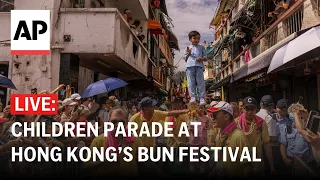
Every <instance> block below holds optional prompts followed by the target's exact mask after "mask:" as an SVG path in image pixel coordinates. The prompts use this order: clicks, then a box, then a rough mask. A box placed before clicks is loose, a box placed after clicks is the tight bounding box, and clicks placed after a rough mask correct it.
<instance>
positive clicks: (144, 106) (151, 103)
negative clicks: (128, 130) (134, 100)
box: [130, 97, 187, 147]
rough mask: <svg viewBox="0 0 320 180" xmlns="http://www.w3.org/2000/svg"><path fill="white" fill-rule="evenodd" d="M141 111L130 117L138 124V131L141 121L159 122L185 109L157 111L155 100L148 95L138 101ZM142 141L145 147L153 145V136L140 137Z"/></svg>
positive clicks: (184, 111)
mask: <svg viewBox="0 0 320 180" xmlns="http://www.w3.org/2000/svg"><path fill="white" fill-rule="evenodd" d="M139 104H140V108H141V111H140V112H138V113H137V114H135V115H134V116H132V117H131V119H130V121H131V122H136V123H137V124H138V131H140V129H141V125H142V122H144V121H146V122H160V121H164V120H165V119H166V117H170V116H178V115H180V114H185V113H187V111H186V110H179V111H169V112H165V111H159V110H155V106H156V105H157V104H158V103H157V101H155V100H153V99H151V98H150V97H144V98H142V99H141V101H140V103H139ZM148 125H149V126H148V128H149V129H151V123H148ZM141 140H142V141H143V142H144V146H145V147H153V146H154V145H155V138H153V137H146V136H143V137H141Z"/></svg>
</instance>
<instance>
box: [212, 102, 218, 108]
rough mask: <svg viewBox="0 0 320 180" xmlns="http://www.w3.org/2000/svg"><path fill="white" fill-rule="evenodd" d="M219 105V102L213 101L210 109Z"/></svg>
mask: <svg viewBox="0 0 320 180" xmlns="http://www.w3.org/2000/svg"><path fill="white" fill-rule="evenodd" d="M218 103H219V102H218V101H212V102H211V103H210V107H213V106H215V105H217V104H218Z"/></svg>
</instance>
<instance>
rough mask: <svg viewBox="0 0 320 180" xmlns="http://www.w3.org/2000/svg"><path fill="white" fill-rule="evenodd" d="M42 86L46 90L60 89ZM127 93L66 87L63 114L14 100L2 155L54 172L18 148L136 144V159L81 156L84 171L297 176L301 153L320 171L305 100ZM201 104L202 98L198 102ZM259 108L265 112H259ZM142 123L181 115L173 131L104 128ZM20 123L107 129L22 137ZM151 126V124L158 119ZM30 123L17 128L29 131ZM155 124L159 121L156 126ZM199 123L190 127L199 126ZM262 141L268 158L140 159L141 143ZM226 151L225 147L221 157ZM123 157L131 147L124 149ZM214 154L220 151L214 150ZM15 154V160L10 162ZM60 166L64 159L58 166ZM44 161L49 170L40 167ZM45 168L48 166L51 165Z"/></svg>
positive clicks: (30, 171)
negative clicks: (21, 155) (95, 93)
mask: <svg viewBox="0 0 320 180" xmlns="http://www.w3.org/2000/svg"><path fill="white" fill-rule="evenodd" d="M62 87H63V85H60V86H59V87H58V88H57V89H56V90H55V91H52V92H48V91H42V92H40V93H56V92H57V91H58V90H59V89H61V88H62ZM119 99H120V97H116V96H102V97H100V98H99V99H97V100H95V99H94V98H81V96H80V95H79V94H77V93H74V94H71V91H70V87H67V88H66V97H65V99H64V100H63V101H59V113H58V114H57V115H55V116H41V115H37V116H33V115H16V116H14V115H11V114H10V105H7V106H6V107H5V108H4V110H3V114H2V117H1V119H0V121H1V122H0V140H1V141H0V143H1V144H0V154H1V159H0V163H1V167H3V168H2V171H5V172H2V173H4V174H11V175H12V174H14V175H18V176H21V175H43V174H41V173H44V174H45V173H47V174H50V175H54V173H55V172H53V168H52V166H53V165H52V164H50V163H47V164H46V165H45V164H39V163H28V162H14V163H12V162H10V157H11V156H10V151H11V147H29V146H32V147H49V148H53V147H61V148H64V147H79V148H81V147H90V148H91V149H92V148H93V147H96V148H101V147H115V148H118V147H126V146H130V147H132V148H133V152H132V153H133V156H134V160H133V161H131V162H129V163H127V162H124V161H121V159H122V158H119V159H120V160H119V161H118V162H117V163H114V162H103V163H101V162H100V163H99V162H92V163H80V162H76V163H75V164H78V165H79V167H78V168H79V169H80V174H81V173H84V174H86V175H88V174H89V175H91V176H99V175H101V176H103V175H105V176H107V175H110V176H111V175H114V176H118V175H119V176H133V175H144V176H148V175H150V176H155V175H157V176H162V175H163V176H170V175H181V176H183V175H186V176H188V175H190V174H197V175H205V176H222V177H224V176H240V177H241V176H265V175H287V176H290V175H291V173H292V171H293V170H294V169H292V168H294V164H293V159H294V157H299V158H300V159H301V160H302V161H303V162H305V163H306V164H307V165H308V167H310V168H311V169H312V170H313V171H315V172H318V171H317V169H318V170H319V161H318V160H319V152H320V151H319V149H320V137H319V136H318V135H316V134H314V133H312V132H311V131H309V130H308V129H306V128H305V124H306V121H307V119H308V115H309V113H308V111H307V110H306V109H305V108H304V107H303V105H301V104H289V102H288V101H287V100H286V99H280V100H278V101H277V102H274V100H273V99H272V97H271V96H270V95H265V96H263V97H262V98H261V100H260V103H258V101H257V100H256V99H254V98H253V97H246V98H244V99H242V100H239V102H230V103H228V102H224V101H221V100H219V99H215V100H214V101H211V102H210V104H208V105H201V106H200V105H198V106H195V107H198V108H196V109H195V110H194V109H193V110H191V109H190V103H189V107H188V106H187V104H188V103H187V102H186V101H185V99H184V98H180V97H177V98H175V99H174V100H173V101H169V100H167V99H164V100H162V101H161V102H157V101H156V100H155V99H154V98H153V97H152V96H148V95H145V96H142V97H140V98H138V99H133V100H131V101H129V102H126V103H125V102H122V101H120V100H119ZM196 103H197V102H196ZM258 110H259V111H258ZM129 121H130V122H136V123H137V124H138V129H140V128H141V124H142V122H148V123H149V122H160V123H163V122H173V127H172V128H173V134H174V136H173V137H169V138H166V137H158V138H153V137H146V136H145V137H116V136H115V134H114V132H108V136H107V137H106V136H105V135H104V134H103V124H104V122H112V123H113V124H114V125H115V126H116V125H117V124H118V123H119V122H123V123H127V122H129ZM191 121H199V122H201V126H200V128H199V136H198V137H193V136H192V135H193V133H190V134H191V136H190V137H185V136H182V137H178V133H179V129H180V126H181V124H182V122H187V123H190V122H191ZM13 122H28V123H30V122H45V123H46V128H47V130H46V131H47V132H50V130H51V123H52V122H60V123H61V124H62V125H63V124H64V123H65V122H74V123H77V122H86V123H95V122H97V123H99V127H100V129H101V131H100V132H99V134H100V135H99V136H98V137H93V136H92V137H63V136H61V137H58V138H53V137H39V138H38V137H18V138H17V137H14V136H13V135H12V130H13V129H12V124H13ZM150 127H151V123H150ZM24 128H25V127H19V128H16V129H15V131H16V132H22V131H23V129H24ZM149 129H151V128H149ZM193 130H194V129H193V128H192V126H189V131H190V132H193ZM185 146H188V147H194V146H196V147H204V146H207V147H214V146H216V147H231V148H232V149H235V148H236V147H240V151H241V149H242V148H243V147H256V149H257V151H256V152H257V157H258V158H261V159H262V162H260V163H257V162H255V163H251V162H250V163H249V162H245V161H243V162H240V161H239V160H237V161H236V162H231V161H230V157H228V160H227V161H226V162H213V161H209V162H206V163H203V162H195V163H194V162H189V161H188V160H186V161H184V162H178V161H177V162H151V161H150V162H149V161H148V162H146V163H139V162H137V160H136V157H137V148H138V147H174V148H178V147H185ZM220 155H221V154H219V156H220ZM119 156H120V157H122V156H123V153H120V154H119ZM212 156H214V155H212ZM6 158H7V160H8V161H5V159H6ZM55 166H57V165H55ZM37 167H38V168H40V169H42V171H41V172H40V171H39V170H37ZM43 169H45V170H43Z"/></svg>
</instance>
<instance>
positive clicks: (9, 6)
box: [0, 0, 14, 12]
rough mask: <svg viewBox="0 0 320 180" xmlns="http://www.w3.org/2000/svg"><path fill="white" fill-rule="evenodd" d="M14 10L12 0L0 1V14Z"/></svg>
mask: <svg viewBox="0 0 320 180" xmlns="http://www.w3.org/2000/svg"><path fill="white" fill-rule="evenodd" d="M11 10H14V0H5V1H0V12H10V11H11Z"/></svg>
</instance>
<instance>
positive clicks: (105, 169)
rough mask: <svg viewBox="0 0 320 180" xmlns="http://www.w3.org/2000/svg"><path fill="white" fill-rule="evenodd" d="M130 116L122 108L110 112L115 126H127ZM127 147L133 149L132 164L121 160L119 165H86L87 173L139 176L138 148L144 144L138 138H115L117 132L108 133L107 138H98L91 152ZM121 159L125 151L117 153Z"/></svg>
mask: <svg viewBox="0 0 320 180" xmlns="http://www.w3.org/2000/svg"><path fill="white" fill-rule="evenodd" d="M127 117H128V114H127V112H126V111H125V110H124V109H122V108H120V107H115V108H113V109H111V110H110V113H109V118H108V119H109V122H112V123H113V124H114V125H115V126H118V125H119V123H124V124H127V123H128V120H127ZM115 129H116V128H115ZM119 146H121V147H123V148H124V147H127V146H130V147H132V148H133V151H132V152H131V153H132V155H133V158H134V159H133V160H132V161H131V162H129V163H128V162H125V161H124V160H123V158H119V159H118V162H117V163H112V162H110V163H102V162H99V161H98V162H90V163H88V164H87V165H86V167H87V172H88V173H89V172H90V171H91V170H92V171H94V174H98V175H124V176H137V175H138V160H137V157H138V147H142V146H143V143H142V141H141V140H140V138H138V137H129V136H127V137H123V136H118V137H116V136H115V130H114V131H112V132H108V135H107V137H105V135H104V134H101V135H99V136H98V137H96V138H95V139H94V140H93V141H92V143H91V145H90V149H91V151H92V150H93V148H94V147H95V148H108V147H114V148H116V149H118V147H119ZM117 153H118V154H119V153H120V154H119V155H120V156H121V157H122V156H124V154H123V151H122V152H117ZM89 169H90V170H89Z"/></svg>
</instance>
